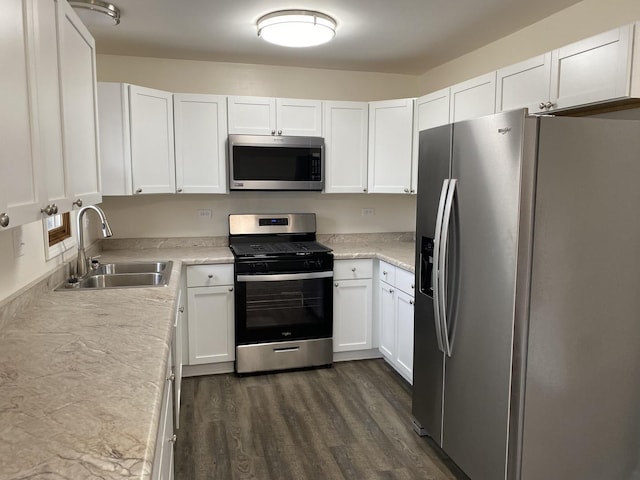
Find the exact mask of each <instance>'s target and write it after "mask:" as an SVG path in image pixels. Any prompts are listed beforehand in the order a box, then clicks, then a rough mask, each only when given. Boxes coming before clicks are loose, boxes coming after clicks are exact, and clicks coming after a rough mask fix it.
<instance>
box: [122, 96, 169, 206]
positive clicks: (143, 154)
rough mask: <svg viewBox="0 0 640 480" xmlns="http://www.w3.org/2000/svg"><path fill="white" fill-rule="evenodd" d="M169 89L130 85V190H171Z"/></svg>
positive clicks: (163, 191) (160, 191)
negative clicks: (131, 182)
mask: <svg viewBox="0 0 640 480" xmlns="http://www.w3.org/2000/svg"><path fill="white" fill-rule="evenodd" d="M172 97H173V96H172V94H171V93H169V92H163V91H161V90H154V89H151V88H145V87H138V86H135V85H131V86H129V115H130V118H131V168H132V179H133V193H134V194H141V193H142V194H146V193H174V192H175V190H176V167H175V154H174V146H173V98H172Z"/></svg>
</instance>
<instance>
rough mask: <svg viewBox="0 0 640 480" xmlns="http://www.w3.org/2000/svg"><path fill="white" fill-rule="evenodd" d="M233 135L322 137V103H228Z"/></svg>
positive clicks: (240, 99)
mask: <svg viewBox="0 0 640 480" xmlns="http://www.w3.org/2000/svg"><path fill="white" fill-rule="evenodd" d="M228 126H229V133H230V134H246V135H294V136H308V137H321V136H322V102H321V101H320V100H303V99H293V98H271V97H245V96H242V97H238V96H231V97H229V99H228Z"/></svg>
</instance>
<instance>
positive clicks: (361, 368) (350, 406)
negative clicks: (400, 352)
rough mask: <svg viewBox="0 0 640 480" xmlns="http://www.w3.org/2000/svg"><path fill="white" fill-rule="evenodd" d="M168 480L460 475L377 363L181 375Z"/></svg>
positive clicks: (406, 391) (404, 390)
mask: <svg viewBox="0 0 640 480" xmlns="http://www.w3.org/2000/svg"><path fill="white" fill-rule="evenodd" d="M182 392H183V393H182V407H181V415H180V425H181V428H180V430H179V431H178V441H177V442H176V480H200V479H207V480H212V479H213V480H216V479H220V480H302V479H304V480H316V479H317V480H415V479H420V480H468V479H467V477H465V476H464V474H462V472H460V471H459V469H457V467H456V466H455V465H454V464H453V463H452V462H451V461H450V460H449V459H448V458H447V457H446V456H445V455H444V454H443V453H442V452H441V451H440V450H439V449H437V447H434V445H433V442H432V441H430V440H429V439H425V438H420V437H418V436H417V435H416V434H415V433H414V432H413V430H412V427H411V387H410V386H409V385H408V384H407V383H406V382H405V381H404V380H402V379H401V377H399V376H398V375H397V374H396V373H395V372H394V371H393V370H392V369H391V368H390V367H389V366H388V365H387V364H386V363H385V362H384V361H383V360H379V359H378V360H362V361H356V362H342V363H337V364H335V365H334V366H333V368H323V369H317V370H304V371H294V372H282V373H272V374H264V375H253V376H243V377H240V376H237V375H234V374H225V375H212V376H204V377H192V378H185V379H184V380H183V387H182Z"/></svg>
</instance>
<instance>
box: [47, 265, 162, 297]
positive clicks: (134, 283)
mask: <svg viewBox="0 0 640 480" xmlns="http://www.w3.org/2000/svg"><path fill="white" fill-rule="evenodd" d="M172 266H173V262H123V263H105V264H103V265H100V266H99V267H98V268H96V269H94V270H91V271H90V272H89V274H88V275H87V276H85V277H83V278H80V279H78V280H77V281H75V282H72V281H65V282H64V283H63V284H62V285H60V286H59V287H58V288H56V290H57V291H69V290H100V289H105V288H136V287H162V286H166V285H167V284H168V283H169V277H170V276H171V267H172Z"/></svg>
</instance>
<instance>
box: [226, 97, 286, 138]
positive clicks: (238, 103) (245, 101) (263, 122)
mask: <svg viewBox="0 0 640 480" xmlns="http://www.w3.org/2000/svg"><path fill="white" fill-rule="evenodd" d="M227 101H228V107H229V110H228V122H229V133H230V134H245V135H275V134H276V132H277V131H276V99H275V98H271V97H229V98H228V100H227Z"/></svg>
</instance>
